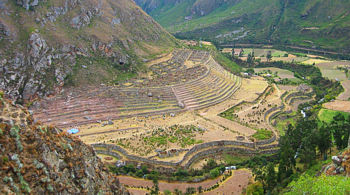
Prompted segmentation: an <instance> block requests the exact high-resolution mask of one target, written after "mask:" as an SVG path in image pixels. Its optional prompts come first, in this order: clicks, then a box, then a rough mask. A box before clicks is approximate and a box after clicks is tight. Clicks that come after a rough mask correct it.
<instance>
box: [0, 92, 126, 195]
mask: <svg viewBox="0 0 350 195" xmlns="http://www.w3.org/2000/svg"><path fill="white" fill-rule="evenodd" d="M0 166H1V171H0V176H1V180H0V194H53V193H54V194H128V192H127V191H126V190H125V189H124V188H123V187H122V186H121V185H120V184H119V181H118V179H117V178H116V177H115V176H114V175H112V174H110V173H108V172H107V168H105V167H104V166H103V164H102V162H101V160H100V159H99V158H98V157H97V156H96V154H95V152H94V150H93V148H92V147H91V146H88V145H85V144H84V143H83V142H81V141H80V140H78V139H77V138H74V137H71V136H69V135H67V134H66V133H62V132H60V130H58V129H56V128H55V127H46V126H40V124H34V123H33V119H32V117H31V116H30V115H29V114H28V111H27V110H25V109H23V108H22V107H20V106H16V105H14V104H12V103H11V102H10V101H7V100H4V99H3V97H2V94H0Z"/></svg>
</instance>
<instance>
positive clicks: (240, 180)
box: [118, 170, 252, 195]
mask: <svg viewBox="0 0 350 195" xmlns="http://www.w3.org/2000/svg"><path fill="white" fill-rule="evenodd" d="M251 177H252V176H251V173H250V172H249V171H248V170H237V171H233V174H232V176H230V177H229V178H227V179H226V180H225V182H223V183H222V184H220V186H219V187H218V188H216V189H214V190H213V191H209V192H205V193H204V194H220V195H221V194H237V195H238V194H241V193H242V191H243V189H244V188H246V187H247V186H248V183H249V180H250V179H251ZM118 179H119V181H120V183H121V184H124V185H128V186H135V187H137V186H143V187H149V188H151V187H152V186H153V182H152V181H149V180H144V179H138V178H133V177H128V176H118ZM220 179H221V176H220V177H218V178H216V179H213V180H206V181H203V182H200V183H180V182H174V183H169V182H166V181H159V190H160V191H161V192H163V191H164V190H170V191H171V192H174V191H175V189H178V190H181V191H182V192H186V189H187V188H189V187H193V188H195V189H197V188H198V187H199V186H202V188H203V189H207V188H210V187H211V186H213V185H215V184H216V183H217V182H219V181H220ZM129 189H132V188H129ZM132 192H136V193H135V194H146V193H147V191H145V190H136V189H132Z"/></svg>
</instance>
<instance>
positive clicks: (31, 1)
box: [17, 0, 39, 10]
mask: <svg viewBox="0 0 350 195" xmlns="http://www.w3.org/2000/svg"><path fill="white" fill-rule="evenodd" d="M17 4H18V5H21V6H22V7H24V8H26V10H29V8H31V7H34V6H37V5H38V4H39V0H17Z"/></svg>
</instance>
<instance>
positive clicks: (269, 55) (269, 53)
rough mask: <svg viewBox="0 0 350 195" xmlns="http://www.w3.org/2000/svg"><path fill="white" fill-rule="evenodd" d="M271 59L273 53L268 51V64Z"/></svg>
mask: <svg viewBox="0 0 350 195" xmlns="http://www.w3.org/2000/svg"><path fill="white" fill-rule="evenodd" d="M271 59H272V54H271V51H268V52H267V54H266V60H267V61H268V62H270V61H271Z"/></svg>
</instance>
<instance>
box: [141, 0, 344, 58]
mask: <svg viewBox="0 0 350 195" xmlns="http://www.w3.org/2000/svg"><path fill="white" fill-rule="evenodd" d="M150 1H151V0H137V2H138V3H139V5H141V6H142V7H143V8H144V9H145V10H146V11H147V12H148V13H149V14H150V15H151V16H152V17H154V18H155V19H156V20H157V21H158V22H159V23H160V24H161V25H163V26H164V27H165V28H166V29H168V30H169V31H170V32H172V33H174V34H175V35H176V36H178V37H181V38H196V39H200V38H203V39H207V40H211V41H215V42H218V43H220V42H230V41H231V42H232V41H236V42H244V43H274V44H289V45H299V46H305V47H314V48H320V49H329V50H334V51H339V52H343V51H344V50H346V51H348V50H349V48H350V47H349V46H350V41H349V40H350V39H349V38H350V33H349V32H350V31H349V30H350V15H349V14H350V11H348V10H350V2H349V1H345V0H324V1H320V0H306V1H304V0H296V1H290V0H266V1H259V0H216V1H211V0H210V1H209V0H181V1H177V4H175V5H174V6H165V5H163V4H162V3H161V2H163V1H164V0H163V1H162V0H161V1H158V4H157V5H155V6H148V5H149V4H148V2H150ZM140 2H141V3H140ZM185 5H186V6H185ZM147 6H148V7H147ZM184 6H185V7H186V9H181V8H182V7H184Z"/></svg>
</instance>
